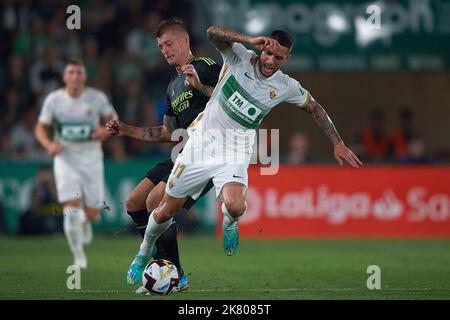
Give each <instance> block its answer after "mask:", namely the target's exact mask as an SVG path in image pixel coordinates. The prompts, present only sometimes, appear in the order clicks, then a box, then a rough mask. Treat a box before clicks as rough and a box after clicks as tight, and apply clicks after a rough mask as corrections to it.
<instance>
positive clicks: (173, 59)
mask: <svg viewBox="0 0 450 320" xmlns="http://www.w3.org/2000/svg"><path fill="white" fill-rule="evenodd" d="M156 38H157V41H158V46H159V48H160V50H161V53H162V54H163V55H164V58H165V59H166V61H167V63H168V64H169V65H170V66H173V67H175V69H176V71H177V74H176V75H175V76H174V77H173V79H172V80H171V82H170V83H169V85H168V87H167V102H166V105H167V109H166V113H165V115H164V120H163V125H162V126H159V127H149V128H142V127H134V126H130V125H127V124H125V123H123V122H121V121H118V120H114V121H110V122H108V124H107V129H108V131H109V132H110V133H111V134H114V135H118V136H128V137H132V138H136V139H140V140H144V141H149V142H154V143H164V142H165V143H169V142H172V141H171V133H172V132H173V131H174V130H175V129H178V128H183V129H187V128H188V127H189V125H190V124H191V123H192V122H193V120H194V119H195V118H196V117H197V116H198V114H199V113H201V112H202V111H203V110H204V108H205V106H206V103H207V102H208V100H209V98H210V96H211V94H212V92H213V89H214V86H215V85H216V83H217V80H218V77H219V73H220V70H221V66H220V65H218V64H216V63H215V61H214V60H213V59H211V58H208V57H196V56H194V55H193V54H192V53H191V50H190V44H189V35H188V32H187V30H186V27H185V26H184V24H183V22H182V21H180V20H178V19H168V20H164V21H162V22H161V23H160V24H159V26H158V28H157V31H156ZM173 165H174V164H173V162H172V160H171V159H170V158H169V159H167V160H164V161H162V162H160V163H159V164H157V165H156V166H155V167H154V168H153V169H151V170H150V171H149V172H148V173H147V174H146V176H145V177H144V178H143V179H142V180H141V182H140V183H139V184H138V185H137V186H136V188H135V189H134V190H133V191H132V192H131V194H130V195H129V196H128V198H127V200H126V207H127V212H128V214H129V215H130V217H131V218H132V219H133V221H134V224H135V225H136V228H137V229H138V231H139V233H140V234H141V236H142V237H144V234H145V228H146V226H147V222H148V217H149V212H151V211H152V210H153V209H154V208H155V207H157V205H158V204H159V201H160V200H161V199H162V196H163V194H164V189H165V186H166V183H167V178H168V176H169V174H170V172H171V170H172V168H173ZM211 187H212V182H210V183H209V184H208V185H207V186H206V187H205V189H204V190H203V192H202V195H204V194H205V193H207V192H208V191H209V190H210V189H211ZM195 202H196V200H193V199H192V198H189V199H187V201H186V202H185V204H184V206H183V208H182V209H180V212H179V213H181V212H186V211H188V210H189V209H190V208H191V207H192V206H193V205H194V204H195ZM155 248H156V250H154V251H153V254H152V255H153V258H155V259H166V260H169V261H172V262H173V263H174V264H175V266H176V267H177V268H178V270H179V272H180V285H179V288H178V290H179V291H181V290H184V289H186V288H187V287H188V285H189V282H188V279H187V276H186V274H185V273H184V271H183V269H182V266H181V263H180V258H179V252H178V243H177V227H176V225H175V223H174V224H172V225H171V226H170V227H169V228H168V229H167V230H166V232H165V233H164V234H162V235H161V237H159V239H158V241H157V243H156V245H155ZM155 251H156V252H155ZM141 279H142V275H139V276H138V277H130V276H129V275H127V283H128V284H130V285H134V284H139V283H140V282H141ZM136 292H137V293H146V289H145V288H143V287H140V288H139V289H137V290H136Z"/></svg>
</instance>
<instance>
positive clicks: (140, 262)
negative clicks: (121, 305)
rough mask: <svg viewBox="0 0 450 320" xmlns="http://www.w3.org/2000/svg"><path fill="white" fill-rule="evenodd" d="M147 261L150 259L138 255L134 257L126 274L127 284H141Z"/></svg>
mask: <svg viewBox="0 0 450 320" xmlns="http://www.w3.org/2000/svg"><path fill="white" fill-rule="evenodd" d="M149 261H150V257H147V256H144V255H141V254H140V253H138V254H137V255H136V257H135V258H134V260H133V262H132V263H131V266H130V268H129V269H128V272H127V283H128V284H129V285H131V286H132V285H135V284H138V283H141V281H142V273H143V272H144V269H145V267H146V266H147V264H148V262H149Z"/></svg>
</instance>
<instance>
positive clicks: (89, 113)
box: [86, 107, 92, 116]
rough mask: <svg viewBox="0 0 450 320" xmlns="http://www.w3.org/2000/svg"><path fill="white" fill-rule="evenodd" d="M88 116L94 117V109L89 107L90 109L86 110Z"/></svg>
mask: <svg viewBox="0 0 450 320" xmlns="http://www.w3.org/2000/svg"><path fill="white" fill-rule="evenodd" d="M86 114H87V115H88V116H90V115H92V109H91V108H89V107H88V108H87V109H86Z"/></svg>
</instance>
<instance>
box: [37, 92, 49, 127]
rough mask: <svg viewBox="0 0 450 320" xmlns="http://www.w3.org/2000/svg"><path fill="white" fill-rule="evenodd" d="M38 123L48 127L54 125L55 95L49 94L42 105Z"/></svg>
mask: <svg viewBox="0 0 450 320" xmlns="http://www.w3.org/2000/svg"><path fill="white" fill-rule="evenodd" d="M38 121H39V122H42V123H43V124H46V125H51V124H52V123H53V94H49V95H48V96H47V97H46V98H45V100H44V103H43V104H42V109H41V112H40V113H39V117H38Z"/></svg>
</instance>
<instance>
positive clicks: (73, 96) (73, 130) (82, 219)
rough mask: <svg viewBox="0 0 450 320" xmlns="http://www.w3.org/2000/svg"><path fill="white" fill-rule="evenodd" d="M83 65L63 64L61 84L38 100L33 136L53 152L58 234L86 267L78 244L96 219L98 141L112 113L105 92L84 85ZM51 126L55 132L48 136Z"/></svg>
mask: <svg viewBox="0 0 450 320" xmlns="http://www.w3.org/2000/svg"><path fill="white" fill-rule="evenodd" d="M86 80H87V76H86V69H85V67H84V64H83V62H82V61H81V60H80V59H78V58H73V59H70V60H69V61H68V62H67V64H66V66H65V69H64V74H63V81H64V84H65V87H64V88H60V89H58V90H55V91H53V92H51V93H50V94H49V95H48V96H47V97H46V98H45V100H44V103H43V107H42V110H41V113H40V115H39V118H38V121H37V125H36V129H35V136H36V138H37V140H38V141H39V142H40V143H41V145H42V146H43V147H44V148H45V150H47V152H48V153H49V154H50V155H52V156H54V163H53V171H54V174H55V180H56V188H57V192H58V201H59V202H60V203H61V204H62V205H63V214H64V233H65V235H66V238H67V242H68V243H69V247H70V250H71V251H72V253H73V255H74V264H75V265H78V266H79V267H80V268H87V258H86V255H85V252H84V245H86V244H89V243H90V242H91V241H92V226H91V222H95V221H97V220H98V219H99V218H100V210H101V208H102V206H103V205H104V203H103V201H104V194H105V191H104V188H105V187H104V173H103V151H102V141H104V140H106V139H107V138H108V137H109V135H110V134H109V133H108V131H107V130H106V127H105V126H104V125H103V124H105V123H106V122H107V121H109V120H112V119H117V113H116V111H115V110H114V108H113V107H112V105H111V104H110V102H109V101H108V98H107V97H106V95H105V94H104V93H103V92H101V91H99V90H96V89H93V88H90V87H87V86H86ZM50 126H53V127H54V129H55V137H54V138H53V139H52V138H50V137H49V133H48V129H49V127H50Z"/></svg>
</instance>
